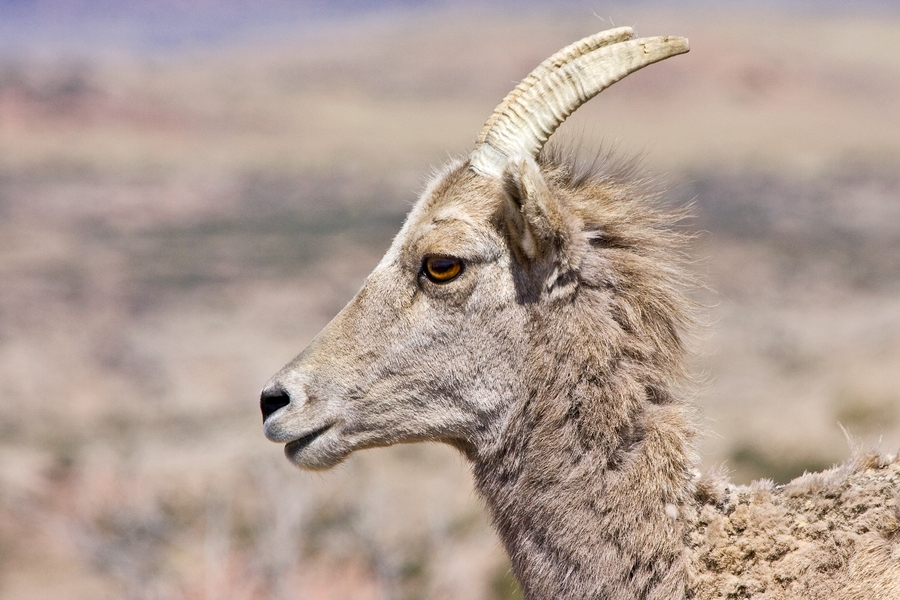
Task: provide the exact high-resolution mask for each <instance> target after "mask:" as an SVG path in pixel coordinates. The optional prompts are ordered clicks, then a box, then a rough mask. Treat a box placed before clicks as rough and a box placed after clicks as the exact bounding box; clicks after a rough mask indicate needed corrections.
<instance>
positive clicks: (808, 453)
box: [0, 10, 900, 600]
mask: <svg viewBox="0 0 900 600" xmlns="http://www.w3.org/2000/svg"><path fill="white" fill-rule="evenodd" d="M622 12H625V11H622ZM501 16H502V18H501ZM582 16H583V15H582ZM622 16H624V17H625V18H628V19H631V22H632V23H636V24H637V25H638V27H639V31H640V32H641V33H642V34H644V35H653V34H657V33H677V34H683V35H687V36H688V37H690V38H691V42H692V47H693V50H692V52H691V53H690V54H689V55H688V56H686V57H679V58H677V59H674V60H673V61H671V63H667V64H665V65H664V66H659V67H654V68H653V69H652V70H650V71H648V72H646V73H641V74H638V75H636V76H635V77H633V78H631V79H629V80H627V81H625V82H623V83H622V84H619V85H618V86H616V88H614V89H613V90H610V91H609V92H606V93H604V95H603V98H601V99H600V100H598V101H596V102H594V103H591V104H589V105H587V106H586V107H584V108H583V109H582V110H581V111H579V113H578V114H577V115H576V116H575V117H574V118H573V119H572V120H571V122H569V123H567V124H566V125H565V126H564V131H563V132H561V133H562V134H563V135H564V136H568V137H569V138H574V139H579V140H582V141H583V143H584V145H585V146H586V147H592V146H593V147H597V145H598V144H599V141H598V140H601V139H602V140H605V143H606V145H610V144H619V145H620V149H621V151H623V152H626V153H628V152H639V151H643V150H646V151H647V159H646V162H647V163H648V167H649V168H650V170H656V171H659V170H664V171H668V172H669V178H670V179H671V180H672V181H673V182H674V184H675V186H674V189H673V193H674V195H675V197H676V198H680V199H682V200H690V199H692V198H695V199H696V202H697V206H698V210H697V212H698V219H697V222H696V227H697V228H698V229H701V230H704V231H705V232H706V233H705V234H704V235H703V236H702V238H701V244H700V247H699V248H698V249H697V254H698V257H699V258H701V261H700V263H699V264H698V269H700V270H702V271H706V279H707V280H708V281H709V282H710V285H711V287H712V289H714V290H716V292H715V293H710V294H708V295H707V296H705V297H704V298H702V299H703V300H704V301H706V302H708V303H709V304H710V305H712V308H711V310H710V313H711V322H712V325H711V327H710V330H709V332H708V335H707V339H706V340H705V342H704V352H703V356H702V357H701V358H700V359H699V360H698V369H700V370H702V371H704V372H707V373H709V374H710V377H709V383H708V386H707V390H706V391H705V392H704V394H703V395H702V402H703V404H704V410H705V412H706V414H707V416H708V417H709V421H710V425H711V427H712V429H713V430H714V431H715V433H716V435H713V436H710V438H709V439H708V440H707V441H706V442H705V448H704V453H705V454H706V456H707V457H708V464H712V463H715V462H721V461H726V462H727V464H728V466H729V467H731V468H734V469H736V470H737V473H736V476H737V477H738V478H739V479H742V480H746V479H747V478H749V477H753V476H763V475H765V476H770V477H776V478H781V479H784V478H788V477H791V476H793V475H795V474H797V472H798V471H801V470H803V469H804V468H810V467H818V466H820V465H825V464H828V463H830V462H831V461H834V460H838V459H840V458H842V457H844V456H846V455H847V454H848V453H849V447H848V445H847V443H846V441H845V440H844V438H843V434H842V433H841V431H840V429H839V427H838V426H837V422H838V421H840V422H841V423H843V424H844V425H845V426H846V427H847V428H848V429H849V430H850V431H851V433H853V434H854V435H856V436H859V437H861V438H863V440H864V441H865V443H876V442H877V441H878V440H879V439H881V443H882V445H883V447H885V448H886V449H890V450H896V449H897V447H898V446H900V417H898V415H900V396H898V394H897V391H896V390H898V389H900V370H898V369H897V365H898V364H900V300H898V298H900V295H898V291H900V255H898V250H897V248H900V225H898V223H900V218H898V217H900V215H898V212H897V211H898V207H900V202H898V200H900V178H898V176H897V175H896V173H897V172H898V169H897V167H898V166H900V136H897V134H896V132H897V131H900V122H898V121H900V110H898V108H900V106H898V104H897V98H900V57H898V56H897V55H896V53H893V52H891V51H890V48H889V44H890V40H891V39H896V38H897V36H898V35H900V20H897V19H896V18H888V17H884V16H881V17H878V18H875V17H866V16H864V15H857V16H854V17H852V18H851V17H847V16H840V17H829V16H827V15H824V16H823V15H820V16H818V17H815V18H811V17H808V16H805V17H797V16H794V17H791V16H781V17H778V18H775V17H773V16H772V15H771V14H768V15H754V14H752V13H747V14H742V15H734V14H716V13H707V14H704V15H702V16H701V15H699V14H697V13H694V14H687V15H685V14H680V15H675V14H665V13H664V12H662V11H659V10H655V11H654V12H653V13H652V14H650V13H647V14H643V13H640V12H638V11H635V12H634V14H631V12H630V11H629V14H626V15H622ZM604 26H605V24H604V23H603V22H600V21H599V20H595V19H594V18H593V17H591V18H590V19H588V20H585V19H583V18H581V17H580V16H576V17H570V16H566V15H556V16H547V15H542V14H538V13H524V14H520V15H516V16H514V17H510V16H509V15H508V14H507V15H498V14H492V13H490V12H483V11H482V12H474V11H473V12H469V13H463V14H448V13H446V12H443V13H417V14H415V15H414V16H409V17H400V16H398V17H397V18H396V19H394V20H381V21H379V22H377V23H376V24H375V25H369V26H365V27H364V26H361V25H360V24H359V23H357V24H352V23H351V24H344V25H336V24H332V25H331V26H330V28H328V29H325V30H322V31H319V32H317V33H315V34H313V33H309V32H307V33H306V34H302V35H298V36H296V37H295V38H291V39H276V40H269V41H266V42H265V43H258V44H255V45H252V46H242V47H229V48H219V49H217V50H216V51H215V52H211V51H203V50H202V49H199V50H198V49H195V50H193V51H190V52H187V51H186V52H183V53H177V54H173V55H166V56H157V57H153V56H151V57H147V56H139V57H130V58H129V57H122V56H119V57H116V58H95V59H93V60H89V61H88V60H79V61H71V60H68V59H66V58H65V57H58V58H57V59H54V60H42V61H18V62H16V61H6V62H4V63H2V64H3V66H2V67H0V290H2V293H0V597H2V598H4V599H9V600H13V599H19V598H28V599H38V598H45V597H46V598H51V597H59V596H61V595H64V596H65V597H68V598H73V599H77V598H123V597H124V598H129V597H133V598H160V599H162V598H166V599H169V598H171V599H175V598H274V599H280V598H316V599H320V598H322V599H324V598H359V599H368V598H373V599H374V598H391V599H393V598H425V597H427V598H447V599H450V598H507V597H514V595H515V591H514V588H513V587H511V586H510V581H509V578H508V569H507V566H506V561H505V558H504V557H503V555H502V553H501V551H500V550H499V548H498V547H497V542H496V540H495V538H494V536H493V534H492V533H491V532H490V530H489V527H488V524H487V522H486V517H485V515H484V513H483V511H482V509H481V508H480V506H479V504H478V502H477V500H476V499H475V498H474V497H473V494H472V491H471V484H470V483H469V478H468V474H467V471H466V467H465V465H464V464H463V462H462V460H461V459H460V458H459V457H457V456H455V455H454V454H453V452H451V451H450V450H449V449H446V448H439V447H434V446H409V447H399V448H393V449H388V450H380V451H367V452H365V453H361V454H360V455H359V456H356V457H354V458H352V459H351V460H350V461H348V462H347V463H346V465H344V466H342V467H341V468H339V469H338V470H337V471H335V472H331V473H327V474H324V475H311V474H306V473H299V472H295V471H293V470H291V469H290V468H289V467H288V465H287V464H286V461H285V460H284V459H283V457H282V456H281V453H280V451H279V449H278V448H277V447H276V446H273V445H271V444H268V443H267V442H266V441H265V440H264V439H263V438H262V435H261V433H260V425H259V416H258V411H257V409H256V406H255V398H256V395H257V393H258V390H259V388H260V387H261V385H262V384H263V382H264V381H265V380H266V379H267V378H268V377H269V376H270V375H271V374H272V373H273V372H275V371H276V370H277V369H278V368H280V366H281V365H282V364H283V363H284V362H285V361H287V360H288V359H290V358H291V357H292V356H293V355H294V354H295V353H296V352H298V351H299V350H300V349H301V348H302V347H303V346H304V345H305V344H306V343H307V342H308V341H309V340H310V339H311V338H312V336H313V335H314V334H315V333H316V332H317V331H318V330H319V329H320V328H321V327H322V326H323V325H324V323H326V322H327V321H328V319H329V318H330V317H331V316H332V315H333V314H335V313H336V312H337V310H339V308H340V307H341V306H342V305H343V304H344V303H345V302H346V301H347V300H348V299H349V298H350V297H351V295H352V294H353V293H354V292H355V290H356V289H357V288H358V286H359V285H360V283H361V281H362V279H363V277H364V276H365V275H366V273H367V272H368V271H369V270H370V269H371V267H372V266H373V265H374V264H375V262H376V261H377V259H378V258H379V256H380V254H381V252H383V250H384V248H385V247H386V246H387V244H388V242H389V240H390V238H391V236H392V235H393V233H394V232H395V231H396V229H397V228H398V227H399V223H400V221H401V219H402V216H403V213H404V212H405V211H406V209H407V208H408V206H409V203H410V202H412V200H413V199H414V197H415V191H416V190H418V189H419V188H420V187H421V182H422V175H423V173H425V172H427V170H428V169H429V166H431V165H436V164H439V163H440V162H442V161H443V160H444V157H445V156H446V153H447V152H451V153H462V152H465V151H466V149H467V148H468V146H469V144H470V143H471V140H472V139H473V137H474V136H475V135H476V134H477V132H478V130H479V128H480V126H481V124H482V122H483V120H484V118H485V117H486V116H487V115H488V114H489V112H490V110H491V109H492V108H493V106H494V105H495V104H496V102H497V101H498V100H499V99H500V98H501V97H502V95H503V94H504V93H505V92H506V91H508V89H509V88H510V87H511V83H512V82H513V81H514V80H516V79H518V78H520V77H521V76H523V75H524V74H525V73H526V72H527V71H528V70H529V69H530V68H531V67H532V66H533V65H534V64H536V62H538V61H539V60H541V59H542V58H544V57H545V56H547V55H549V54H550V53H551V52H553V51H554V50H556V49H557V48H558V47H560V46H561V45H562V44H565V43H567V42H569V41H571V40H574V39H576V38H578V37H579V36H582V35H585V34H587V33H591V32H593V31H594V30H598V29H601V28H603V27H604ZM847 32H849V35H848V33H847ZM523 39H525V40H527V43H522V40H523ZM337 42H340V43H337ZM386 67H389V70H386ZM620 140H621V141H620Z"/></svg>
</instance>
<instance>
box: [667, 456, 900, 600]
mask: <svg viewBox="0 0 900 600" xmlns="http://www.w3.org/2000/svg"><path fill="white" fill-rule="evenodd" d="M694 496H695V503H694V505H693V506H691V507H686V511H685V512H686V513H687V514H685V515H684V516H685V519H686V521H687V522H688V524H689V525H688V528H687V533H686V535H687V546H688V548H689V552H690V555H691V560H690V562H691V571H692V573H691V579H692V581H691V584H690V585H689V593H688V597H689V598H694V599H696V600H700V599H704V600H705V599H707V598H758V599H766V600H781V599H785V600H787V599H801V598H830V599H834V600H863V599H865V600H889V599H897V598H900V458H898V457H896V456H885V455H881V454H878V453H868V454H861V455H859V456H857V457H855V458H853V459H850V460H849V461H847V462H846V463H844V464H842V465H838V466H836V467H834V468H832V469H829V470H827V471H823V472H821V473H807V474H804V475H802V476H801V477H798V478H797V479H795V480H793V481H791V482H790V483H788V484H786V485H780V486H776V485H773V484H772V482H771V481H768V480H761V481H756V482H754V483H752V484H751V485H749V486H738V485H733V484H731V483H728V482H727V480H726V478H725V477H724V476H723V475H722V474H720V473H710V474H707V475H703V476H700V477H698V478H697V479H696V481H695V492H694Z"/></svg>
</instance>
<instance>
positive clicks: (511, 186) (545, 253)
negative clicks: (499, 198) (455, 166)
mask: <svg viewBox="0 0 900 600" xmlns="http://www.w3.org/2000/svg"><path fill="white" fill-rule="evenodd" d="M503 189H504V191H505V192H506V196H507V198H508V200H509V202H510V204H511V206H510V209H511V210H510V211H509V212H510V213H512V214H511V221H512V223H511V229H512V235H513V238H514V240H513V241H514V243H517V245H518V247H519V248H518V249H519V250H521V252H522V254H524V256H525V257H526V258H527V259H529V260H531V261H540V262H548V261H549V262H551V263H555V266H556V267H557V268H558V269H560V270H563V271H568V270H570V269H571V268H573V267H574V264H573V262H574V261H573V256H572V251H573V249H572V239H573V235H572V224H571V222H570V221H571V218H570V216H569V215H568V214H567V211H566V210H565V208H564V207H563V206H561V205H560V204H559V202H558V200H557V199H556V197H555V196H554V195H553V193H552V192H551V191H550V187H549V186H548V185H547V182H546V181H545V180H544V176H543V175H542V174H541V169H540V167H539V166H538V165H537V162H535V160H534V159H533V158H531V157H530V156H525V157H518V158H514V159H511V160H510V161H509V163H507V165H506V170H505V171H504V173H503Z"/></svg>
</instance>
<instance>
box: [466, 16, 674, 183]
mask: <svg viewBox="0 0 900 600" xmlns="http://www.w3.org/2000/svg"><path fill="white" fill-rule="evenodd" d="M632 35H633V32H632V30H631V28H630V27H620V28H618V29H610V30H608V31H603V32H600V33H597V34H595V35H592V36H590V37H586V38H584V39H583V40H580V41H578V42H575V43H574V44H572V45H570V46H566V47H565V48H563V49H562V50H560V51H559V52H557V53H556V54H554V55H553V56H551V57H550V58H548V59H547V60H545V61H544V62H542V63H541V64H540V65H539V66H538V67H537V68H536V69H535V70H534V71H532V72H531V73H530V74H529V75H528V77H526V78H525V79H523V80H522V82H521V83H520V84H519V85H518V86H516V88H515V89H514V90H513V91H511V92H510V93H509V94H508V95H507V96H506V98H504V99H503V102H501V103H500V105H499V106H498V107H497V108H496V109H495V110H494V114H492V115H491V117H490V118H489V119H488V120H487V122H486V123H485V124H484V128H483V129H482V130H481V135H479V136H478V141H477V142H476V144H475V150H473V151H472V154H471V156H470V157H469V163H470V165H471V167H472V168H473V169H474V170H475V171H476V172H478V173H480V174H482V175H487V176H489V177H500V176H502V175H503V170H504V168H505V167H506V163H507V162H508V161H509V159H510V158H511V157H513V156H522V155H529V156H532V157H537V155H538V152H540V150H541V148H542V147H543V146H544V144H545V143H546V142H547V140H548V139H549V138H550V136H551V135H552V134H553V132H554V131H556V128H557V127H559V126H560V124H562V122H563V121H565V120H566V118H567V117H568V116H569V115H571V114H572V113H573V112H574V111H575V109H577V108H578V107H579V106H581V105H582V104H584V103H585V102H587V101H588V100H590V99H591V98H593V97H594V96H596V95H597V94H599V93H600V92H602V91H603V90H605V89H606V88H608V87H609V86H611V85H612V84H614V83H615V82H617V81H619V80H620V79H622V78H624V77H625V76H627V75H629V74H631V73H634V72H635V71H637V70H638V69H641V68H643V67H646V66H647V65H650V64H653V63H655V62H658V61H660V60H663V59H666V58H669V57H670V56H675V55H676V54H683V53H685V52H687V51H688V50H689V47H688V41H687V40H686V39H685V38H680V37H653V38H640V39H630V38H631V37H632Z"/></svg>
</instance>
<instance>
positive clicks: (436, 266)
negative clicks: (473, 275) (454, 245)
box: [422, 256, 463, 283]
mask: <svg viewBox="0 0 900 600" xmlns="http://www.w3.org/2000/svg"><path fill="white" fill-rule="evenodd" d="M422 270H423V271H425V275H426V276H427V277H428V279H430V280H431V281H433V282H435V283H447V282H448V281H451V280H452V279H454V278H455V277H456V276H457V275H459V274H460V273H462V270H463V262H462V261H461V260H460V259H458V258H453V257H450V256H429V257H428V258H426V259H425V264H424V266H423V269H422Z"/></svg>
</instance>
